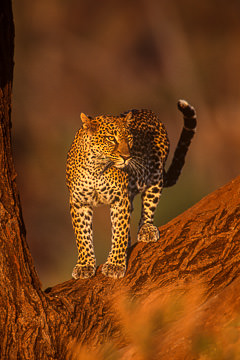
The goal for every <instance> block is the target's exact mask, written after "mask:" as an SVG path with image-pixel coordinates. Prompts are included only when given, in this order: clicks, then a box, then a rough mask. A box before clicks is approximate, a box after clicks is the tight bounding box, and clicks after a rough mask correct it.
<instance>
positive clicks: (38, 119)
mask: <svg viewBox="0 0 240 360" xmlns="http://www.w3.org/2000/svg"><path fill="white" fill-rule="evenodd" d="M13 7H14V19H15V31H16V36H15V70H14V89H13V90H14V93H13V117H12V119H13V147H14V156H15V161H16V167H17V172H18V185H19V189H20V196H21V202H22V207H23V215H24V220H25V224H26V228H27V240H28V243H29V246H30V250H31V252H32V255H33V258H34V262H35V265H36V268H37V271H38V273H39V275H40V278H41V281H42V282H43V286H44V287H46V286H51V285H54V284H55V283H57V282H60V281H64V280H67V279H69V278H70V277H71V271H72V268H73V266H74V265H75V262H76V259H77V250H76V246H75V239H74V234H73V230H72V226H71V220H70V214H69V206H68V193H67V189H66V186H65V163H66V155H67V151H68V149H69V147H70V145H71V142H72V140H73V137H74V135H75V132H76V130H77V129H78V128H79V127H80V119H79V114H80V112H85V113H87V114H89V115H98V114H118V113H120V112H122V111H125V110H128V109H132V108H150V109H152V110H153V111H155V112H156V113H157V114H159V116H160V118H161V120H162V121H163V122H164V124H165V125H166V128H167V130H168V134H169V138H170V142H171V152H170V156H169V159H170V160H171V158H172V154H173V150H174V148H175V146H176V143H177V141H178V138H179V136H180V132H181V128H182V118H181V115H180V113H179V112H178V111H177V108H176V102H177V100H178V99H180V98H183V99H186V100H188V101H189V102H190V103H191V104H192V105H194V106H195V108H196V110H197V115H198V128H197V133H196V136H195V138H194V139H193V142H192V146H191V147H190V151H189V153H188V155H187V160H186V165H185V167H184V170H183V172H182V175H181V177H180V179H179V182H178V183H177V185H176V186H174V187H173V188H169V189H165V190H164V192H163V195H162V199H161V201H160V205H159V208H158V211H157V214H156V221H155V223H156V224H157V225H161V224H164V223H166V222H167V221H168V220H170V219H171V218H173V217H175V216H176V215H177V214H179V213H181V212H182V211H184V210H185V209H187V208H188V207H190V206H191V205H192V204H194V203H196V202H197V201H198V200H200V199H201V198H202V197H203V196H204V195H206V194H208V193H209V192H211V191H213V190H214V189H216V188H218V187H219V186H221V185H223V184H225V183H226V182H227V181H229V180H231V179H232V178H234V177H235V176H237V175H238V174H239V162H240V160H239V158H240V146H239V143H240V121H239V119H240V21H239V14H240V2H239V1H238V0H232V1H229V2H228V3H226V2H225V1H222V0H220V1H219V0H212V1H209V0H202V1H200V2H192V1H190V0H172V1H168V0H163V1H161V0H159V1H157V0H138V1H137V0H128V1H127V0H122V1H114V0H102V1H93V0H88V1H83V0H68V1H63V0H51V1H49V0H41V1H40V0H39V1H31V0H22V1H21V2H20V1H15V2H14V4H13ZM138 205H139V200H136V203H135V213H134V215H133V221H132V229H133V230H132V237H133V239H132V240H133V242H134V241H135V238H136V228H137V222H138V216H139V206H138ZM94 215H95V216H94V239H95V251H96V255H97V262H98V264H101V263H103V262H104V260H105V258H106V256H107V253H108V251H109V249H110V234H111V229H110V219H109V209H108V208H106V207H100V208H98V209H97V210H96V211H95V214H94Z"/></svg>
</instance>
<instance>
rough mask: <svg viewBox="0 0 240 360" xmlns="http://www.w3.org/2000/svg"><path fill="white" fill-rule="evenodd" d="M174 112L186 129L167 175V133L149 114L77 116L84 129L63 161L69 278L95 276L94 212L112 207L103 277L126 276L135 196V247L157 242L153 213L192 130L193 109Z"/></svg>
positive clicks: (174, 174) (185, 105)
mask: <svg viewBox="0 0 240 360" xmlns="http://www.w3.org/2000/svg"><path fill="white" fill-rule="evenodd" d="M178 107H179V109H180V111H181V112H182V113H183V115H184V128H183V130H182V134H181V137H180V140H179V143H178V146H177V149H176V151H175V154H174V157H173V162H172V165H171V166H170V168H169V171H168V172H165V170H164V165H165V162H166V159H167V156H168V152H169V140H168V136H167V132H166V129H165V127H164V125H163V124H162V122H161V121H160V120H159V119H158V118H157V116H156V115H155V114H154V113H153V112H152V111H150V110H132V111H128V112H126V113H124V114H121V115H120V116H98V117H96V118H91V117H88V116H86V115H85V114H81V120H82V123H83V126H82V128H81V129H80V130H79V131H78V132H77V134H76V136H75V139H74V141H73V144H72V147H71V149H70V151H69V153H68V159H67V186H68V188H69V192H70V211H71V217H72V223H73V227H74V231H75V235H76V240H77V248H78V260H77V264H76V266H75V267H74V269H73V273H72V276H73V277H74V278H75V279H77V278H89V277H91V276H93V275H94V274H95V270H96V259H95V255H94V249H93V236H92V216H93V207H94V206H97V205H101V204H109V205H110V214H111V222H112V247H111V251H110V253H109V256H108V259H107V261H106V263H105V264H104V265H103V267H102V272H103V274H104V275H106V276H109V277H113V278H121V277H123V276H124V274H125V271H126V250H127V247H128V245H129V242H130V235H129V224H130V213H131V211H132V209H133V206H132V203H133V199H134V197H135V195H136V194H138V193H141V198H142V213H141V219H140V223H139V231H138V241H145V242H151V241H152V242H155V241H157V240H158V239H159V231H158V229H157V227H155V226H154V225H153V218H154V212H155V210H156V207H157V204H158V201H159V198H160V195H161V192H162V188H163V186H171V185H173V184H174V183H175V182H176V180H177V178H178V176H179V174H180V172H181V169H182V167H183V164H184V159H185V155H186V153H187V150H188V147H189V145H190V141H191V138H192V137H193V135H194V130H195V127H196V115H195V110H194V108H193V107H191V106H190V105H189V104H188V103H187V102H186V101H184V100H180V101H179V102H178Z"/></svg>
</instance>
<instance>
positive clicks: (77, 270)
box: [72, 264, 96, 279]
mask: <svg viewBox="0 0 240 360" xmlns="http://www.w3.org/2000/svg"><path fill="white" fill-rule="evenodd" d="M95 271H96V267H95V266H94V265H80V264H77V265H76V266H75V267H74V268H73V272H72V277H73V278H74V279H87V278H90V277H92V276H94V275H95Z"/></svg>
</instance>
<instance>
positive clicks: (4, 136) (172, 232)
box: [0, 0, 240, 360]
mask: <svg viewBox="0 0 240 360" xmlns="http://www.w3.org/2000/svg"><path fill="white" fill-rule="evenodd" d="M13 40H14V26H13V18H12V10H11V2H10V0H2V1H1V2H0V55H1V56H0V120H1V123H0V147H1V149H0V151H1V153H0V221H1V228H0V246H1V249H0V250H1V251H0V274H1V287H0V359H38V360H41V359H48V360H49V359H58V360H59V359H66V358H68V359H80V358H84V357H81V356H82V355H81V353H82V348H81V346H82V345H89V346H91V347H94V346H95V347H96V346H97V348H98V349H100V350H101V351H102V348H101V344H102V343H106V342H107V341H109V340H111V341H112V342H113V343H114V346H115V348H116V349H121V350H120V352H119V353H118V356H122V358H129V359H130V358H135V359H137V358H147V359H150V358H154V357H157V358H158V356H160V354H161V358H166V359H172V358H174V359H178V358H179V359H193V358H196V357H194V356H195V355H193V350H192V349H193V348H192V344H193V342H194V339H193V333H196V331H197V329H200V328H201V329H203V330H204V331H205V330H206V329H207V330H209V329H211V330H212V331H214V332H215V333H217V332H220V330H221V328H222V326H223V325H224V324H226V323H228V322H229V321H230V320H231V319H233V318H234V316H235V315H234V314H235V313H236V311H237V309H239V306H240V297H239V291H238V289H239V281H240V279H239V274H240V250H239V249H240V246H239V245H240V233H239V226H240V200H239V198H240V196H239V195H240V177H238V178H236V179H235V180H234V181H232V182H231V183H229V184H227V185H226V186H225V187H223V188H221V189H219V190H217V191H216V192H214V193H213V194H210V195H209V196H207V197H206V198H204V199H203V200H201V201H200V202H199V203H198V204H196V205H195V206H193V207H192V208H191V209H189V210H188V211H186V212H185V213H183V214H182V215H180V216H178V217H177V218H176V219H174V220H172V221H171V222H170V223H168V224H167V225H165V226H163V227H161V228H160V234H161V237H160V240H159V241H158V242H157V243H154V244H143V243H139V244H136V245H134V246H132V247H131V248H130V249H129V254H128V269H127V273H126V276H125V278H123V279H121V280H113V279H109V278H105V277H104V276H103V275H102V274H101V271H100V270H101V269H100V268H99V269H98V271H97V274H96V276H95V277H94V278H92V279H89V280H77V281H76V280H69V281H67V282H65V283H63V284H60V285H57V286H55V287H53V288H51V289H48V290H47V291H46V292H44V291H42V289H41V285H40V281H39V279H38V276H37V274H36V272H35V269H34V266H33V262H32V258H31V255H30V253H29V249H28V246H27V243H26V237H25V228H24V224H23V220H22V214H21V206H20V201H19V196H18V192H17V186H16V172H15V168H14V165H13V159H12V150H11V92H12V79H13V75H12V74H13ZM196 282H197V285H196ZM198 288H201V289H203V290H201V296H199V298H197V300H196V299H195V300H194V301H191V299H190V301H189V300H188V303H189V304H192V303H193V304H194V306H193V305H191V306H189V309H190V310H191V316H190V315H189V311H190V310H189V309H187V311H186V312H185V315H183V317H179V318H176V319H175V320H174V321H173V320H171V321H172V324H173V325H172V326H168V327H165V326H163V325H161V324H160V325H159V326H158V327H157V328H156V329H155V330H154V332H152V333H151V334H152V335H153V338H154V339H155V337H156V339H158V345H157V344H155V347H154V349H155V350H154V352H155V353H154V355H153V354H152V355H151V356H150V355H149V356H148V355H146V356H145V355H143V353H142V354H139V352H137V350H136V347H135V348H134V347H132V346H131V345H132V340H131V339H130V337H131V336H130V337H129V336H128V335H127V331H126V326H125V328H124V325H123V323H124V322H125V323H126V322H127V319H128V318H130V319H131V316H132V315H131V313H133V314H134V312H135V310H134V308H133V307H131V309H132V310H131V311H130V312H126V314H125V315H124V314H122V313H121V310H119V306H120V305H119V302H118V299H125V298H126V297H127V298H128V299H129V301H130V300H131V301H133V300H134V302H135V304H137V303H138V302H139V303H140V304H141V303H142V304H144V303H146V304H149V306H150V307H151V306H153V305H152V304H153V302H152V300H151V299H152V298H154V295H156V296H155V301H154V304H155V305H154V306H156V303H158V302H159V301H160V300H161V299H163V298H164V296H166V294H171V293H174V294H175V295H174V296H176V291H177V293H178V294H187V293H189V294H190V295H191V294H193V293H198V291H197V290H196V289H198ZM195 290H196V291H195ZM192 291H193V293H192ZM191 296H192V295H191ZM156 299H157V301H156ZM166 306H167V305H166ZM136 307H137V308H139V306H137V305H136ZM120 308H121V306H120ZM144 311H145V310H144V308H141V307H140V311H139V313H137V315H139V317H141V316H144ZM122 315H123V316H122ZM170 315H171V314H170ZM124 316H125V319H124ZM184 316H185V317H184ZM189 316H190V318H191V321H190V322H189V321H188V323H191V324H190V325H189V326H188V327H187V330H186V327H183V321H181V320H182V319H185V320H186V319H187V318H188V317H189ZM170 317H171V316H170ZM135 320H136V319H135ZM135 320H134V321H135ZM146 325H147V324H146ZM129 327H131V324H129ZM189 329H190V330H189ZM237 331H238V330H237V328H236V329H235V333H234V334H236V333H237ZM157 334H160V335H161V341H160V340H159V338H158V337H157ZM135 340H136V339H135ZM135 340H134V339H133V342H134V341H135ZM159 341H160V342H159ZM151 344H152V345H153V343H151ZM159 344H160V345H161V346H160V347H159ZM134 349H135V350H134ZM100 350H99V351H100ZM114 351H117V350H114ZM76 354H77V355H76ZM88 355H89V353H88ZM99 356H100V355H99ZM139 356H140V357H139ZM144 356H145V357H144ZM85 358H86V357H85ZM95 358H96V357H95ZM99 358H100V357H99ZM103 358H107V357H106V356H105V357H104V356H103Z"/></svg>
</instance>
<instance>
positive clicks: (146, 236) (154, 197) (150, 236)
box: [137, 181, 163, 242]
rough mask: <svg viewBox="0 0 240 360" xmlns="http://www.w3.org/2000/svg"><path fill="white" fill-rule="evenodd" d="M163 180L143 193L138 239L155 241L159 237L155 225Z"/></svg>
mask: <svg viewBox="0 0 240 360" xmlns="http://www.w3.org/2000/svg"><path fill="white" fill-rule="evenodd" d="M162 185H163V182H162V181H160V182H159V183H157V184H155V185H153V186H150V187H149V188H148V189H146V191H144V193H143V194H142V213H141V219H140V223H139V231H138V237H137V240H138V241H144V242H155V241H157V240H158V239H159V231H158V228H157V227H156V226H154V225H153V219H154V213H155V210H156V207H157V205H158V202H159V199H160V196H161V192H162V187H163V186H162Z"/></svg>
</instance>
